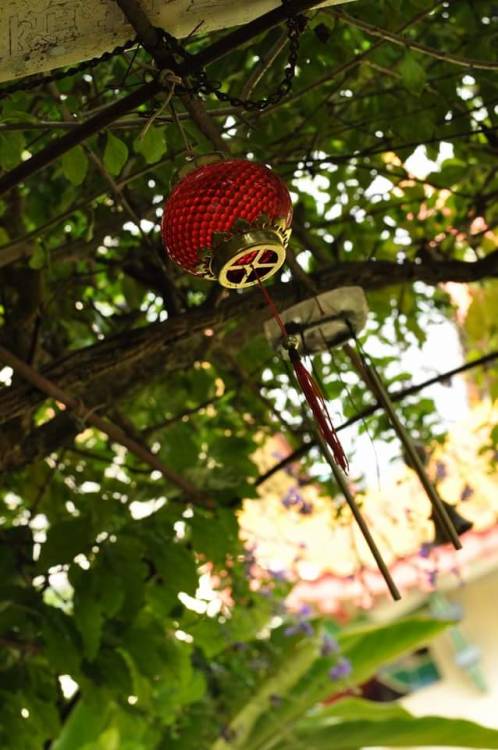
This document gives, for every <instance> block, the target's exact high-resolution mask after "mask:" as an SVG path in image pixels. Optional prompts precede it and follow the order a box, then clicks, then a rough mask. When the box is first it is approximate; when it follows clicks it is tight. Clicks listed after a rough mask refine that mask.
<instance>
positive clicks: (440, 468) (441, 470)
mask: <svg viewBox="0 0 498 750" xmlns="http://www.w3.org/2000/svg"><path fill="white" fill-rule="evenodd" d="M447 476H448V471H447V469H446V464H444V463H443V462H442V461H437V462H436V479H439V480H442V479H445V478H446V477H447Z"/></svg>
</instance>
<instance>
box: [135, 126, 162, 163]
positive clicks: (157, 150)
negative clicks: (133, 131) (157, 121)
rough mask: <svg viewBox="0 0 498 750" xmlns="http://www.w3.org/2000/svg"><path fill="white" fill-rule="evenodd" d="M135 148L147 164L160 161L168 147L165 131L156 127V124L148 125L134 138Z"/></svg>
mask: <svg viewBox="0 0 498 750" xmlns="http://www.w3.org/2000/svg"><path fill="white" fill-rule="evenodd" d="M133 148H134V149H135V151H136V153H137V154H142V156H143V157H144V159H145V161H146V162H147V164H153V163H154V162H155V161H159V159H160V158H161V156H163V155H164V154H165V153H166V148H167V146H166V140H165V137H164V131H163V130H161V129H160V128H156V127H154V125H151V126H150V127H146V129H145V130H144V131H143V132H142V133H140V135H139V136H138V138H136V139H135V140H134V142H133Z"/></svg>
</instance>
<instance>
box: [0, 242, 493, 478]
mask: <svg viewBox="0 0 498 750" xmlns="http://www.w3.org/2000/svg"><path fill="white" fill-rule="evenodd" d="M497 277H498V251H495V252H493V253H491V254H490V255H488V256H486V257H484V258H482V259H480V260H478V261H475V262H472V263H467V262H463V261H454V260H448V261H438V262H427V261H424V262H414V261H407V262H404V263H392V262H389V261H371V262H369V261H366V262H356V263H340V264H336V265H334V266H332V267H329V268H325V269H322V270H321V271H320V272H318V273H316V274H314V275H313V276H311V279H312V281H313V283H314V285H315V287H316V289H317V292H318V293H320V292H323V291H326V290H329V289H333V288H336V287H339V286H347V285H351V284H354V285H359V286H362V287H363V288H364V289H365V290H367V291H368V290H373V289H382V288H385V287H387V286H394V285H396V284H400V283H409V282H414V281H423V282H425V283H426V284H430V285H436V284H439V283H440V282H443V281H455V282H462V283H467V282H472V281H478V280H480V279H484V278H497ZM272 295H273V297H274V299H275V302H276V304H277V306H278V307H279V308H280V309H285V308H286V307H289V306H291V305H293V304H295V303H296V302H298V301H300V300H301V299H303V298H304V297H305V296H307V295H308V293H307V292H306V291H303V288H302V285H300V284H298V283H292V284H289V283H277V284H274V285H273V287H272ZM268 317H269V311H268V308H267V306H266V303H265V301H264V299H263V298H262V296H261V294H260V293H259V291H258V290H256V291H253V292H248V293H245V294H243V295H240V294H233V295H231V296H229V297H228V298H227V299H226V300H225V301H223V302H221V303H220V304H219V305H218V307H216V308H215V309H209V308H199V309H194V310H191V311H189V312H187V313H185V314H184V315H182V316H181V317H178V318H173V319H171V320H167V321H165V322H164V323H155V324H152V325H149V326H145V327H142V328H137V329H133V330H131V331H126V332H124V333H120V334H117V335H115V336H109V337H108V338H106V339H105V340H104V341H102V342H99V343H97V344H94V345H93V346H90V347H87V348H85V349H80V350H78V351H75V352H70V353H69V354H67V355H66V356H65V357H63V358H62V359H60V360H58V361H56V362H54V363H52V364H51V365H49V366H48V367H46V368H45V369H44V371H43V374H44V375H45V377H47V378H49V379H50V380H52V381H53V382H54V383H57V385H58V386H59V387H60V388H62V389H67V390H69V392H70V393H71V394H72V396H73V397H74V398H79V397H80V396H85V400H89V401H90V402H91V403H92V404H95V403H108V402H109V403H110V402H111V401H112V402H114V403H115V402H117V401H118V400H119V398H122V397H123V396H124V395H125V394H128V393H130V392H132V391H133V390H134V389H136V388H137V387H141V386H143V385H144V384H145V383H150V382H153V381H154V380H155V379H156V378H157V377H158V376H161V377H162V378H164V377H165V376H166V375H167V374H168V373H172V372H179V371H182V370H185V369H189V368H191V367H192V365H193V364H194V362H196V361H197V360H198V359H199V358H200V357H203V356H205V345H206V334H205V331H206V330H207V329H211V331H213V332H214V333H215V334H218V335H220V334H222V332H223V330H224V328H225V324H226V322H227V321H229V320H230V321H231V322H232V324H235V326H237V324H238V327H236V328H235V330H234V331H233V332H232V333H231V334H229V335H227V336H226V337H225V338H224V345H225V346H226V347H227V348H230V347H235V346H240V345H241V343H242V342H243V340H244V339H247V338H249V337H251V336H254V335H258V334H260V333H261V328H262V324H263V322H264V321H265V320H267V319H268ZM86 394H91V399H88V398H87V397H86ZM43 400H44V396H43V394H41V393H40V392H39V390H37V389H36V388H33V387H31V386H29V385H16V386H11V387H9V388H3V389H1V390H0V423H6V422H9V421H10V420H13V419H15V418H17V417H19V416H22V415H27V414H29V412H30V411H31V410H32V409H33V408H34V407H36V406H37V405H39V404H41V403H42V402H43ZM40 429H41V428H40ZM6 430H7V428H6ZM51 437H52V438H53V436H51ZM54 442H55V441H54V440H53V439H52V440H51V442H50V444H51V446H52V447H51V449H52V450H54ZM19 460H21V457H19ZM3 465H4V464H3V463H2V461H1V459H0V468H1V467H2V466H3Z"/></svg>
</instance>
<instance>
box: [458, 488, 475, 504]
mask: <svg viewBox="0 0 498 750" xmlns="http://www.w3.org/2000/svg"><path fill="white" fill-rule="evenodd" d="M473 494H474V490H473V489H472V487H471V486H470V485H468V484H466V485H465V487H464V488H463V490H462V492H461V493H460V500H461V502H462V503H464V502H465V501H466V500H468V499H469V497H472V495H473Z"/></svg>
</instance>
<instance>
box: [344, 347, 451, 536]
mask: <svg viewBox="0 0 498 750" xmlns="http://www.w3.org/2000/svg"><path fill="white" fill-rule="evenodd" d="M344 351H345V352H346V354H347V355H348V357H349V359H350V360H351V362H352V364H353V367H354V368H355V369H356V370H357V372H358V373H359V375H360V377H362V378H363V380H364V382H365V383H366V385H367V386H368V387H369V388H370V389H371V390H372V392H373V394H374V396H375V397H376V398H377V399H378V401H379V403H380V404H381V405H382V406H383V408H384V409H385V411H386V413H387V415H388V417H389V419H390V422H391V425H392V427H393V429H394V431H395V432H396V435H397V436H398V438H399V440H400V442H401V444H402V445H403V447H404V449H405V451H406V453H407V455H408V457H409V458H410V460H411V462H412V466H413V468H414V470H415V472H416V473H417V475H418V478H419V480H420V483H421V485H422V487H423V488H424V490H425V492H426V494H427V497H428V498H429V500H430V501H431V504H432V507H433V508H434V513H435V514H436V515H437V517H438V519H439V521H440V523H441V525H442V527H443V528H444V529H445V531H446V532H447V534H448V538H449V539H450V540H451V543H452V544H453V546H454V548H455V549H462V543H461V542H460V539H459V537H458V534H457V531H456V529H455V527H454V525H453V523H452V522H451V519H450V517H449V515H448V511H447V510H446V508H445V507H444V503H443V501H442V500H441V498H440V497H439V494H438V492H437V490H436V488H435V487H434V485H433V484H432V482H431V480H430V479H429V476H428V475H427V472H426V470H425V467H424V465H423V463H422V461H421V460H420V456H419V455H418V453H417V449H416V447H415V444H414V442H413V440H412V438H411V436H410V434H409V433H408V431H407V430H406V429H405V427H404V425H403V424H402V423H401V421H400V419H399V417H398V415H397V414H396V410H395V408H394V405H393V402H392V401H391V399H390V397H389V394H388V392H387V389H386V388H385V387H384V384H383V382H382V380H381V379H380V377H379V375H378V373H377V371H376V370H375V368H374V367H373V366H372V365H369V364H368V363H367V362H365V361H364V359H362V358H360V356H359V355H358V354H357V352H355V350H354V349H352V348H351V347H350V346H349V345H348V344H346V345H345V346H344Z"/></svg>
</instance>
